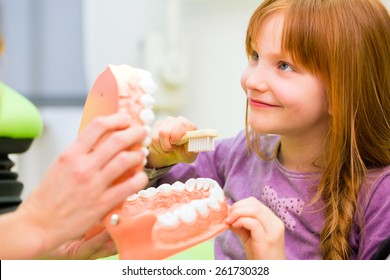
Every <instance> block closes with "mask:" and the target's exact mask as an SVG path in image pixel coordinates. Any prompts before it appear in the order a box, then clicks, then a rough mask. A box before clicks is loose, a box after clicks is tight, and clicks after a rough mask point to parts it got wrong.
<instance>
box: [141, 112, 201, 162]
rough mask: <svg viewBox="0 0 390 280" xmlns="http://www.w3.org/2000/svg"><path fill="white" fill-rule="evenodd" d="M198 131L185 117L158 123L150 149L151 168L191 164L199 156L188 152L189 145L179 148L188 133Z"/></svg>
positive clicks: (171, 118)
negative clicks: (181, 163)
mask: <svg viewBox="0 0 390 280" xmlns="http://www.w3.org/2000/svg"><path fill="white" fill-rule="evenodd" d="M195 129H197V127H196V125H195V124H193V123H192V122H190V121H189V120H187V119H186V118H184V117H177V118H174V117H167V118H166V119H164V120H162V121H160V122H157V123H156V125H155V127H154V128H153V131H152V143H151V144H150V147H149V151H150V153H149V156H148V164H147V167H149V168H156V169H157V168H162V167H165V166H170V165H173V164H176V163H179V162H184V163H191V162H193V161H194V160H195V159H196V157H197V154H196V153H192V152H188V143H186V144H184V145H180V146H177V145H176V144H177V143H179V141H180V140H181V138H182V137H183V136H184V135H185V133H186V132H187V131H190V130H195Z"/></svg>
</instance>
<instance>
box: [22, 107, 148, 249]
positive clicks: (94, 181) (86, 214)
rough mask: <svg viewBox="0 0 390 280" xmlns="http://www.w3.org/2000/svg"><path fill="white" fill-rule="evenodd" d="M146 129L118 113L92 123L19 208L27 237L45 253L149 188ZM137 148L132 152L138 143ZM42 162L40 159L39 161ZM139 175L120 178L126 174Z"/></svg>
mask: <svg viewBox="0 0 390 280" xmlns="http://www.w3.org/2000/svg"><path fill="white" fill-rule="evenodd" d="M145 137H146V131H145V130H144V129H143V128H141V127H130V117H129V116H127V115H125V114H114V115H110V116H104V117H98V118H96V119H95V120H94V121H92V122H91V123H90V124H89V125H88V126H87V127H86V128H85V129H84V130H83V131H82V132H81V133H80V135H79V137H78V139H77V141H75V142H74V143H73V144H72V145H71V146H70V147H69V148H68V149H67V150H65V152H63V153H62V154H61V155H60V156H59V157H58V158H57V160H55V161H54V163H53V164H52V165H51V166H50V168H49V169H48V171H47V173H46V175H45V176H44V178H43V180H42V181H41V184H40V185H39V186H38V187H37V188H36V190H35V191H34V192H33V193H32V194H31V196H30V197H29V198H28V199H27V200H26V201H25V202H24V203H22V204H21V206H20V207H19V208H18V209H17V212H18V216H19V219H20V221H21V222H25V223H26V224H28V225H29V227H28V228H29V229H30V230H31V231H30V232H28V233H27V232H26V233H25V234H28V235H35V236H40V237H41V239H40V240H35V242H37V241H38V242H39V244H40V245H41V246H40V248H39V249H38V252H40V253H44V252H47V251H50V250H52V249H53V248H57V247H59V246H60V245H61V244H63V243H65V242H66V241H68V240H71V239H77V238H80V237H81V235H82V234H83V233H84V232H85V231H86V230H87V229H89V228H90V227H91V226H92V225H94V224H96V223H97V222H98V221H100V219H101V218H102V217H103V216H104V215H105V214H107V213H108V212H109V211H110V210H111V209H112V208H114V207H115V206H116V205H118V204H119V203H120V202H122V201H124V200H125V199H126V197H127V196H129V195H131V194H132V193H134V192H137V191H139V190H140V189H142V188H144V187H145V186H146V184H147V176H146V174H145V173H144V172H143V171H137V170H140V168H139V166H142V164H143V161H144V159H145V155H144V153H143V152H142V151H141V150H140V143H142V141H143V140H144V139H145ZM135 145H136V146H137V147H138V148H137V150H134V151H132V150H131V148H132V147H133V146H135ZM37 160H39V159H37ZM132 169H133V170H134V175H133V176H131V177H129V178H127V179H126V180H124V181H120V182H116V181H115V180H116V179H117V178H118V177H120V176H121V175H122V174H124V173H125V172H128V171H129V170H132Z"/></svg>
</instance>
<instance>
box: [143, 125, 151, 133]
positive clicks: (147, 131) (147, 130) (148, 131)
mask: <svg viewBox="0 0 390 280" xmlns="http://www.w3.org/2000/svg"><path fill="white" fill-rule="evenodd" d="M144 128H145V130H146V134H147V135H150V134H151V133H152V128H151V126H150V125H144Z"/></svg>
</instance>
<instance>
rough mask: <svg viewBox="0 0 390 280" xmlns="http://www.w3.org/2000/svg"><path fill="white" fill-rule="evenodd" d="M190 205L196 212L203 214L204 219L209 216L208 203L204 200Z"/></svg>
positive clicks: (192, 202)
mask: <svg viewBox="0 0 390 280" xmlns="http://www.w3.org/2000/svg"><path fill="white" fill-rule="evenodd" d="M190 205H192V207H194V208H195V210H196V212H198V213H199V214H201V215H202V216H203V217H205V216H207V215H208V214H209V209H208V208H207V203H206V201H204V200H203V199H196V200H192V201H191V202H190Z"/></svg>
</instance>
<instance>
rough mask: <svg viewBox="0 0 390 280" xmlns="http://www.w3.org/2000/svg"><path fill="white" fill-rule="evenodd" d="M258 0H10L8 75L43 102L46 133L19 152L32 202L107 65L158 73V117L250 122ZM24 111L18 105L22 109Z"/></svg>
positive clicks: (4, 65)
mask: <svg viewBox="0 0 390 280" xmlns="http://www.w3.org/2000/svg"><path fill="white" fill-rule="evenodd" d="M259 2H260V1H259V0H240V1H237V0H1V1H0V7H1V9H0V19H1V21H0V32H1V34H2V36H3V39H4V42H5V51H4V54H3V55H2V56H1V57H0V80H1V81H3V82H4V83H6V84H8V85H9V86H11V87H12V88H14V89H15V90H17V91H18V92H20V93H21V94H23V95H24V96H26V97H27V98H28V99H29V100H31V101H32V102H33V103H34V104H35V105H36V106H38V108H39V110H40V112H41V114H42V116H43V120H44V133H43V135H42V136H41V137H40V138H38V139H36V140H35V141H34V142H33V144H32V147H31V148H30V149H29V150H28V151H27V152H26V153H24V154H21V155H19V156H18V157H17V160H16V166H15V168H16V169H17V172H18V173H19V180H20V181H22V182H23V183H24V190H23V194H22V197H23V198H25V197H26V196H27V195H28V194H29V193H30V192H31V190H32V189H33V188H34V187H35V186H36V185H37V184H38V182H39V179H40V178H41V177H42V176H43V173H44V171H45V169H46V168H47V166H48V165H49V164H50V163H51V162H52V160H53V159H54V158H55V157H56V156H57V155H58V154H59V153H60V152H61V151H62V150H63V149H64V148H65V147H67V146H68V145H69V144H70V143H71V142H72V141H73V140H74V139H75V137H76V136H77V133H78V126H79V123H80V119H81V113H82V109H83V105H84V102H85V98H86V96H87V94H88V91H89V89H90V88H91V86H92V84H93V82H94V80H95V78H96V77H97V76H98V75H99V73H100V72H102V71H103V70H104V69H105V68H106V67H107V65H108V64H129V65H131V66H134V67H140V68H144V69H147V70H149V71H150V72H152V75H153V78H154V80H155V81H156V83H157V84H158V86H159V90H158V92H157V93H156V98H157V104H156V105H157V106H156V113H157V115H158V117H159V118H163V117H164V116H166V115H182V116H185V117H187V118H189V119H190V120H192V121H193V122H195V123H196V124H197V125H198V126H199V128H213V129H217V130H218V132H219V135H220V137H229V136H234V135H235V134H236V133H237V132H238V131H239V130H240V129H242V128H243V126H244V112H245V98H244V93H243V91H242V90H241V87H240V75H241V72H242V70H243V69H244V67H245V65H246V55H245V51H244V40H245V31H246V25H247V22H248V20H249V17H250V15H251V13H252V11H253V10H254V9H255V7H257V6H258V4H259ZM17 109H18V108H15V110H17Z"/></svg>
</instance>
